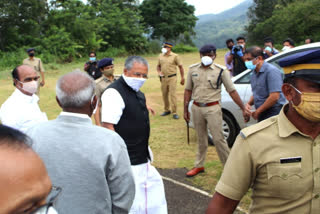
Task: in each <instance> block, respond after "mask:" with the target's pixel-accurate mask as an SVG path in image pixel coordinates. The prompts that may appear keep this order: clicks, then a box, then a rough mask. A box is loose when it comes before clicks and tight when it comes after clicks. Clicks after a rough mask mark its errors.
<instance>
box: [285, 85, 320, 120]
mask: <svg viewBox="0 0 320 214" xmlns="http://www.w3.org/2000/svg"><path fill="white" fill-rule="evenodd" d="M291 86H292V87H293V88H294V89H295V90H296V91H297V92H298V93H299V94H300V95H301V102H300V103H299V105H297V106H296V105H294V104H293V103H292V106H293V108H294V109H295V110H296V111H297V112H298V113H299V114H300V115H301V116H302V117H304V118H306V119H307V120H310V121H312V122H320V93H310V92H308V93H307V92H301V91H299V90H298V89H296V88H295V87H294V86H293V85H291Z"/></svg>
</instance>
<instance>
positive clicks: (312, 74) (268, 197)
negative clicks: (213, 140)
mask: <svg viewBox="0 0 320 214" xmlns="http://www.w3.org/2000/svg"><path fill="white" fill-rule="evenodd" d="M319 59H320V50H319V49H317V50H308V51H304V52H302V53H297V54H294V55H291V56H288V57H286V58H284V59H282V60H280V61H279V64H280V66H281V67H284V73H285V80H284V84H283V86H282V91H283V93H284V95H285V96H286V98H287V100H288V101H289V103H288V104H286V105H285V106H284V107H283V108H282V110H281V112H280V114H279V115H278V116H275V117H272V118H269V119H267V120H265V121H263V122H261V123H258V124H256V125H253V126H250V127H248V128H245V129H243V130H242V131H241V133H240V136H238V139H237V141H236V143H235V145H234V146H233V148H232V150H231V153H230V156H229V159H228V161H227V163H226V166H225V168H224V171H223V173H222V176H221V178H220V181H219V182H218V184H217V186H216V193H215V194H214V196H213V199H212V201H211V203H210V205H209V208H208V210H207V213H208V214H209V213H219V214H225V213H230V214H231V213H233V210H234V209H235V208H236V206H237V204H238V203H239V201H240V199H241V198H242V197H243V195H244V194H246V192H247V190H248V189H249V188H250V187H251V188H252V196H251V197H252V204H251V206H250V213H253V214H254V213H310V214H318V213H320V182H319V178H320V177H319V173H320V170H319V169H320V60H319Z"/></svg>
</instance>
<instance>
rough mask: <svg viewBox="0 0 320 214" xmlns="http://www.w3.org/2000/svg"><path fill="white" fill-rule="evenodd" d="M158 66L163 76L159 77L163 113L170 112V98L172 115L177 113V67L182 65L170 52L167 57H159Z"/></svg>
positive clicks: (176, 56) (175, 55)
mask: <svg viewBox="0 0 320 214" xmlns="http://www.w3.org/2000/svg"><path fill="white" fill-rule="evenodd" d="M158 65H160V67H161V71H162V73H163V75H164V76H163V77H161V91H162V98H163V103H164V111H166V112H168V111H170V103H169V97H170V102H171V110H172V113H174V114H175V113H177V96H176V88H177V66H180V65H182V62H181V60H180V57H179V56H178V55H177V54H175V53H173V52H170V54H169V55H163V54H160V55H159V58H158Z"/></svg>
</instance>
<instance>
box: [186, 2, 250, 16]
mask: <svg viewBox="0 0 320 214" xmlns="http://www.w3.org/2000/svg"><path fill="white" fill-rule="evenodd" d="M243 1H245V0H186V2H187V3H188V4H191V5H193V6H194V7H195V8H196V12H195V15H196V16H199V15H203V14H211V13H214V14H217V13H221V12H222V11H224V10H227V9H230V8H232V7H234V6H236V5H238V4H240V3H241V2H243Z"/></svg>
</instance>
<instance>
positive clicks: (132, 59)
mask: <svg viewBox="0 0 320 214" xmlns="http://www.w3.org/2000/svg"><path fill="white" fill-rule="evenodd" d="M135 62H136V63H139V64H143V65H145V66H147V67H148V70H149V64H148V61H147V60H146V59H145V58H143V57H141V56H129V57H128V58H127V59H126V62H125V63H124V67H125V69H126V70H128V71H130V70H131V68H132V67H133V64H134V63H135Z"/></svg>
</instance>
